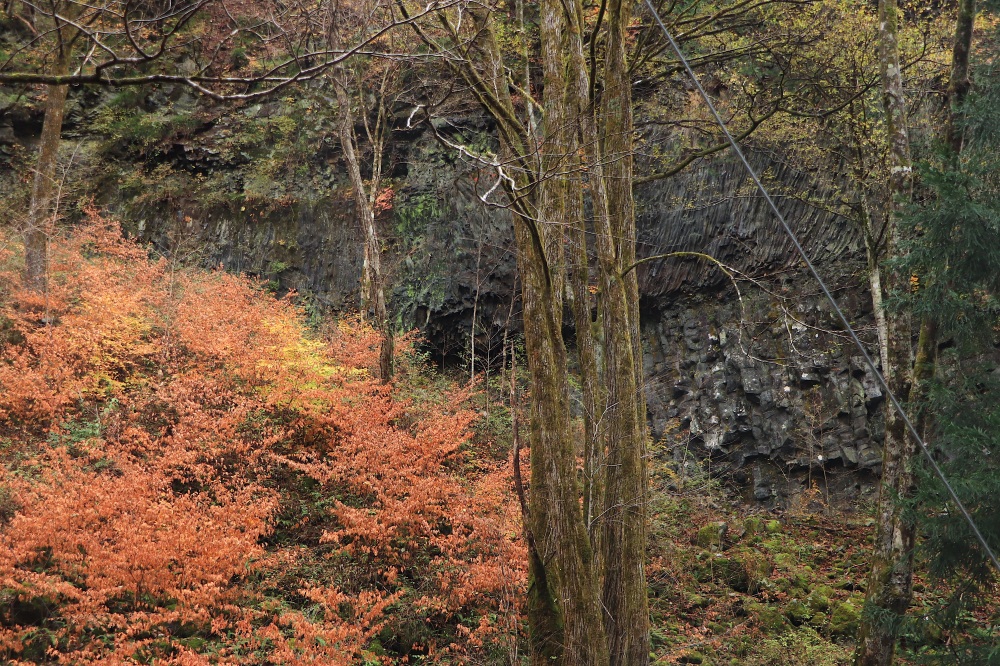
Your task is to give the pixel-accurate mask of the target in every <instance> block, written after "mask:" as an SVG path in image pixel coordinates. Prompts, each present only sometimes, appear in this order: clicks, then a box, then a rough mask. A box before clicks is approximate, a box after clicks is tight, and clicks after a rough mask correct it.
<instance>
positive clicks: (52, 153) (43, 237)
mask: <svg viewBox="0 0 1000 666" xmlns="http://www.w3.org/2000/svg"><path fill="white" fill-rule="evenodd" d="M68 62H69V60H68V58H66V57H60V58H59V60H58V62H57V63H56V65H55V67H54V68H53V72H52V73H53V74H56V75H64V74H67V73H69V65H68ZM68 94H69V86H68V85H58V86H56V85H51V86H48V97H47V98H46V100H45V119H44V120H43V121H42V137H41V141H40V142H39V148H38V162H37V163H36V164H35V178H34V182H33V184H32V189H31V205H30V207H29V209H28V223H27V229H26V231H25V238H24V283H25V286H27V287H28V288H29V289H32V290H34V291H38V292H44V291H45V290H46V288H47V283H48V248H49V238H50V236H51V235H52V232H53V229H54V224H53V222H54V219H55V215H56V212H57V211H56V210H55V203H56V193H57V191H58V188H57V184H56V183H57V173H56V170H57V167H58V160H59V142H60V135H61V134H62V125H63V116H64V115H65V113H66V97H67V95H68Z"/></svg>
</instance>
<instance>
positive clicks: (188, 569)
mask: <svg viewBox="0 0 1000 666" xmlns="http://www.w3.org/2000/svg"><path fill="white" fill-rule="evenodd" d="M5 240H6V239H5ZM0 248H6V249H0V285H5V286H4V287H3V291H2V292H0V661H4V662H5V663H7V662H9V663H15V664H16V663H42V662H45V663H51V662H61V663H95V664H96V663H102V664H119V663H157V664H160V663H163V664H168V663H172V664H207V663H241V664H247V663H269V664H307V663H308V664H347V663H357V662H359V661H361V660H368V661H370V662H372V663H375V662H384V663H390V662H392V661H394V660H395V661H398V662H400V663H402V662H404V661H406V660H407V658H408V656H412V655H415V654H421V655H424V656H425V657H428V658H431V659H436V660H438V661H442V662H461V661H463V660H466V659H468V658H472V657H474V656H475V655H477V654H481V653H482V651H483V650H485V649H487V646H488V645H489V644H490V643H491V642H492V643H493V644H496V643H497V642H498V641H503V640H506V639H505V638H504V636H502V635H501V634H502V632H504V631H508V630H509V627H510V626H515V627H516V626H517V624H518V621H517V618H516V617H515V618H514V620H513V621H512V622H511V621H510V618H509V617H505V613H506V615H507V616H510V615H511V614H512V613H513V614H514V615H515V616H516V609H515V610H510V609H511V607H512V606H511V601H510V600H511V599H512V598H519V596H520V595H521V593H523V585H524V571H523V569H522V568H521V564H520V563H521V562H523V560H524V558H523V554H522V552H521V549H522V545H521V543H520V540H519V538H518V534H519V530H518V523H517V516H516V515H515V513H514V509H513V504H512V502H511V497H510V495H511V493H510V480H509V475H508V473H507V465H506V464H505V461H496V462H475V461H476V460H477V459H476V458H474V457H472V456H469V455H468V447H469V442H470V426H471V425H472V423H473V421H474V419H475V415H474V413H473V412H472V411H470V410H469V409H467V408H464V407H463V406H462V405H463V404H465V403H466V402H467V398H468V395H467V394H465V393H463V392H461V391H458V390H451V391H450V392H446V393H445V394H441V395H437V396H436V399H432V400H431V399H425V400H420V401H413V400H407V399H404V398H402V397H401V392H400V391H399V390H398V389H397V388H393V387H387V386H384V385H382V384H381V383H379V382H378V381H377V380H375V379H373V378H372V376H371V374H370V373H369V371H368V368H371V367H375V366H376V365H377V335H376V334H375V333H374V332H373V331H371V330H370V329H366V328H364V327H362V326H360V325H358V324H356V323H350V322H347V323H341V324H340V325H338V326H336V327H334V328H333V329H332V332H331V333H330V334H329V335H327V336H325V337H323V336H319V335H315V334H311V333H310V332H309V331H308V330H307V329H306V327H305V326H304V324H303V318H302V316H301V313H300V312H299V311H297V310H296V308H295V307H294V306H293V304H291V303H290V302H288V301H287V300H283V301H278V300H275V299H274V298H273V297H272V296H270V295H269V294H267V293H264V292H262V291H260V290H259V289H257V288H256V287H255V286H254V285H253V284H252V283H250V282H249V281H248V280H246V279H243V278H239V277H235V276H232V275H228V274H225V273H221V272H215V273H208V272H204V271H192V270H180V269H176V267H174V266H172V265H171V264H170V263H169V262H168V261H166V260H165V259H150V258H149V256H148V253H147V251H146V249H144V248H142V247H140V246H138V245H136V244H134V243H132V242H130V241H128V240H126V239H124V238H123V237H122V235H121V233H120V231H119V230H118V227H117V225H115V224H113V223H110V222H108V221H107V220H105V219H103V218H102V217H101V216H100V215H99V214H98V213H97V212H96V211H93V210H92V211H90V212H89V220H88V221H87V223H86V224H84V225H82V226H81V227H80V228H79V229H77V230H75V231H74V232H73V233H71V234H68V235H67V236H65V237H63V238H59V239H56V240H54V242H53V243H52V250H51V251H52V263H51V275H50V281H49V284H50V289H49V292H48V293H47V294H46V295H45V296H44V297H40V296H38V295H37V294H33V293H30V292H27V291H23V290H21V289H20V288H19V278H18V267H17V261H18V253H17V251H16V246H15V245H13V244H11V243H10V242H9V241H7V243H6V244H0ZM487 460H488V459H487ZM297 507H306V508H307V509H308V510H306V509H302V510H301V511H300V512H299V514H300V515H297V514H296V513H295V511H296V510H297ZM314 574H315V575H314ZM401 618H402V619H401ZM404 619H405V621H406V622H409V623H410V624H413V623H418V624H419V623H423V626H425V627H427V630H426V631H423V632H422V633H419V638H418V639H414V640H412V641H410V643H409V644H406V643H407V640H408V639H407V636H411V637H412V635H414V632H413V631H409V632H408V631H404V630H403V629H405V628H403V629H401V628H400V623H401V622H402V621H403V620H404ZM414 642H418V643H419V644H417V645H414V644H413V643H414ZM389 643H392V644H393V647H391V648H390V647H388V646H387V644H389Z"/></svg>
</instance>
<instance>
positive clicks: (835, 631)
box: [830, 601, 861, 636]
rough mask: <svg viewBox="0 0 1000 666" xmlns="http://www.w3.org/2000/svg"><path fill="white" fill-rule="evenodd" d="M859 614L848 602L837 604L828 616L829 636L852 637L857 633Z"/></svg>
mask: <svg viewBox="0 0 1000 666" xmlns="http://www.w3.org/2000/svg"><path fill="white" fill-rule="evenodd" d="M860 618H861V613H860V611H859V610H858V608H857V606H855V605H854V604H853V603H851V602H850V601H844V602H841V603H839V604H837V605H836V606H835V607H834V609H833V614H832V615H831V616H830V634H831V635H833V636H853V635H854V634H856V633H857V631H858V620H859V619H860Z"/></svg>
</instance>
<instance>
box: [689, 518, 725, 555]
mask: <svg viewBox="0 0 1000 666" xmlns="http://www.w3.org/2000/svg"><path fill="white" fill-rule="evenodd" d="M724 531H725V523H710V524H708V525H705V526H704V527H703V528H701V529H700V530H698V535H697V536H696V537H695V539H694V542H695V543H696V544H697V545H698V546H700V547H701V548H704V549H705V550H722V534H723V532H724Z"/></svg>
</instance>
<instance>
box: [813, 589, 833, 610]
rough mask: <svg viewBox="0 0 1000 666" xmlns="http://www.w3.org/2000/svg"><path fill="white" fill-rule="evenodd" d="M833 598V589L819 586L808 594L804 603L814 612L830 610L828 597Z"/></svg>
mask: <svg viewBox="0 0 1000 666" xmlns="http://www.w3.org/2000/svg"><path fill="white" fill-rule="evenodd" d="M832 596H833V588H831V587H830V586H829V585H820V586H818V587H816V588H814V589H813V591H812V592H810V593H809V598H808V599H806V603H807V604H808V605H809V608H810V609H812V610H813V611H814V612H819V611H824V612H825V611H828V610H830V597H832Z"/></svg>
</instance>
